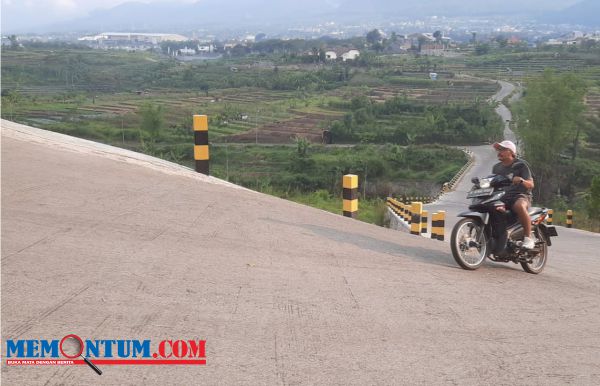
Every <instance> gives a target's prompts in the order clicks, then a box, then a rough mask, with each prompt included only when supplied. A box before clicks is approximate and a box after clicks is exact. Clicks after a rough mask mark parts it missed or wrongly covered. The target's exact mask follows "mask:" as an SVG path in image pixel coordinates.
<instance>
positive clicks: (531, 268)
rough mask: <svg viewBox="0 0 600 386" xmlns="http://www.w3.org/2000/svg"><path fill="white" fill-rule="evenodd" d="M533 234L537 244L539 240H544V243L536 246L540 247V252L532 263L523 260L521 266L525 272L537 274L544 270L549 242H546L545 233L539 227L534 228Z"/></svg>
mask: <svg viewBox="0 0 600 386" xmlns="http://www.w3.org/2000/svg"><path fill="white" fill-rule="evenodd" d="M531 235H532V237H533V241H534V242H535V243H536V245H537V244H538V243H539V242H542V244H540V245H539V246H537V247H536V248H539V250H540V253H539V254H538V255H537V256H535V257H534V258H533V259H532V260H531V263H527V262H522V263H521V267H523V270H524V271H525V272H527V273H532V274H534V275H537V274H538V273H540V272H542V271H543V270H544V267H545V266H546V259H547V257H548V244H546V239H545V237H544V234H543V233H542V232H540V229H539V228H537V229H534V230H533V232H531Z"/></svg>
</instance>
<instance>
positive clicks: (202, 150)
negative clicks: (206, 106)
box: [193, 115, 209, 175]
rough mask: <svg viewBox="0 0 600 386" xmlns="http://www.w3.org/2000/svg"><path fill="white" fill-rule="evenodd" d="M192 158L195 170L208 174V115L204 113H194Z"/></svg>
mask: <svg viewBox="0 0 600 386" xmlns="http://www.w3.org/2000/svg"><path fill="white" fill-rule="evenodd" d="M193 119H194V160H196V171H197V172H198V173H202V174H206V175H208V174H209V154H208V117H207V116H206V115H194V118H193Z"/></svg>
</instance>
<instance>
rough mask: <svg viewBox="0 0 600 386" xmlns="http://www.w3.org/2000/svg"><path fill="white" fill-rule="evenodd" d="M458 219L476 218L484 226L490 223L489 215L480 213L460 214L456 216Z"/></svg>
mask: <svg viewBox="0 0 600 386" xmlns="http://www.w3.org/2000/svg"><path fill="white" fill-rule="evenodd" d="M458 217H470V218H478V219H480V220H481V222H482V223H484V224H485V225H487V224H488V222H489V221H490V215H489V213H480V212H462V213H459V214H458Z"/></svg>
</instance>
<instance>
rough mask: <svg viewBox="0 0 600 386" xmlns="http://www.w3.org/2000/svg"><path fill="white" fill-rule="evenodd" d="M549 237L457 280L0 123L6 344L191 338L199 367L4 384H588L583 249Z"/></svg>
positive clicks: (589, 244) (317, 227)
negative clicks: (202, 361)
mask: <svg viewBox="0 0 600 386" xmlns="http://www.w3.org/2000/svg"><path fill="white" fill-rule="evenodd" d="M559 233H560V234H561V238H560V239H559V240H560V242H559V243H557V244H558V245H557V247H556V249H555V250H553V251H552V252H551V257H550V261H549V263H548V266H547V269H546V270H545V272H544V273H543V274H541V275H538V276H534V275H529V274H526V273H524V272H523V271H522V270H520V269H519V268H518V267H516V266H513V265H510V266H509V265H495V264H487V265H485V266H484V267H482V268H481V269H480V270H478V271H475V272H467V271H464V270H462V269H459V268H458V267H457V266H456V264H455V263H454V261H453V260H452V257H451V255H450V253H449V250H448V244H447V243H442V242H437V241H432V240H428V239H424V238H421V237H415V236H410V235H407V234H404V233H402V232H397V231H392V230H389V229H385V228H380V227H376V226H373V225H369V224H366V223H361V222H359V221H353V220H351V219H348V218H344V217H342V216H338V215H333V214H330V213H326V212H323V211H320V210H317V209H314V208H309V207H306V206H302V205H298V204H295V203H292V202H287V201H284V200H280V199H277V198H274V197H270V196H267V195H263V194H259V193H255V192H251V191H248V190H245V189H242V188H238V187H235V186H232V185H229V184H227V183H224V182H222V181H219V180H216V179H213V178H207V177H203V176H199V175H196V174H194V173H193V172H191V171H189V170H187V169H185V168H182V167H179V166H177V165H173V164H170V163H168V162H164V161H160V160H156V159H153V158H151V157H146V156H142V155H137V154H135V153H130V152H127V151H124V150H121V149H114V148H110V147H108V146H102V145H97V144H93V143H90V142H87V141H82V140H78V139H73V138H69V137H65V136H62V135H59V134H54V133H48V132H43V131H40V130H36V129H31V128H27V127H23V126H20V125H16V124H10V123H7V122H6V121H2V273H1V275H2V337H3V340H5V339H40V338H47V339H53V338H54V339H58V338H61V337H63V336H65V335H66V334H68V333H76V334H79V335H80V336H82V337H86V338H90V339H117V338H121V339H152V342H153V344H155V345H156V344H157V342H158V341H159V340H161V339H165V338H175V339H177V338H189V339H203V338H204V339H207V365H206V366H102V370H104V374H103V375H102V376H97V375H96V374H95V373H94V372H93V371H91V369H89V368H87V367H85V366H77V367H7V366H6V364H5V363H6V362H5V358H3V364H2V373H1V374H2V384H3V385H82V384H101V385H140V384H144V385H192V384H208V385H238V384H239V385H242V384H246V385H278V384H281V385H296V384H327V385H329V384H331V385H367V384H368V385H376V384H379V385H392V384H394V385H395V384H407V385H414V384H424V385H430V384H473V385H475V384H477V385H480V384H494V385H513V384H531V385H565V384H577V385H597V384H600V359H599V358H600V334H599V324H598V323H599V320H600V260H599V259H598V257H597V250H598V249H599V247H600V238H599V237H598V235H593V234H590V233H586V232H581V231H576V230H564V229H560V230H559ZM558 251H560V253H559V252H558ZM2 352H3V354H4V353H5V344H4V341H3V347H2Z"/></svg>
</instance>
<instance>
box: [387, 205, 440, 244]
mask: <svg viewBox="0 0 600 386" xmlns="http://www.w3.org/2000/svg"><path fill="white" fill-rule="evenodd" d="M386 205H387V207H388V211H387V213H386V216H387V218H388V220H389V224H390V228H392V229H396V230H400V231H404V232H409V233H410V234H412V235H417V236H419V235H420V236H423V237H431V238H432V239H436V240H440V241H444V221H445V217H446V212H445V211H443V210H442V211H439V212H434V213H432V214H431V233H429V232H428V231H427V228H428V216H429V213H428V212H427V211H426V210H423V202H419V201H413V202H411V203H410V204H408V203H404V202H402V201H399V200H396V199H395V198H392V197H388V199H387V201H386Z"/></svg>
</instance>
